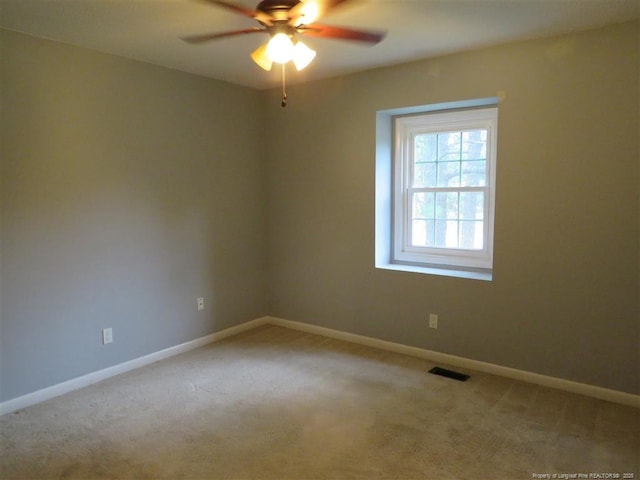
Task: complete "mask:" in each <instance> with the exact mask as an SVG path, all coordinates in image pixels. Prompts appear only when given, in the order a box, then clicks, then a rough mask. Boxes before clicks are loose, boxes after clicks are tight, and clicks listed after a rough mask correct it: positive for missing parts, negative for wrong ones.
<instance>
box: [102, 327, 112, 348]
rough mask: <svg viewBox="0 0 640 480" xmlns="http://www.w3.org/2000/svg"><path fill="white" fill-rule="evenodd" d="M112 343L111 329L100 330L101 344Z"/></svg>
mask: <svg viewBox="0 0 640 480" xmlns="http://www.w3.org/2000/svg"><path fill="white" fill-rule="evenodd" d="M111 342H113V328H105V329H103V330H102V344H103V345H106V344H107V343H111Z"/></svg>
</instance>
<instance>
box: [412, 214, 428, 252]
mask: <svg viewBox="0 0 640 480" xmlns="http://www.w3.org/2000/svg"><path fill="white" fill-rule="evenodd" d="M411 245H413V246H415V247H427V246H429V244H428V238H427V221H426V220H415V219H414V220H413V222H412V228H411Z"/></svg>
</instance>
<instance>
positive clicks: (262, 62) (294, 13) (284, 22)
mask: <svg viewBox="0 0 640 480" xmlns="http://www.w3.org/2000/svg"><path fill="white" fill-rule="evenodd" d="M204 1H206V2H207V3H210V4H213V5H218V6H220V7H224V8H227V9H229V10H232V11H234V12H236V13H239V14H240V15H243V16H245V17H249V18H253V19H254V20H257V22H258V23H259V24H260V26H255V27H252V28H245V29H243V30H234V31H230V32H221V33H205V34H200V35H190V36H186V37H182V40H184V41H185V42H188V43H192V44H200V43H204V42H208V41H211V40H217V39H220V38H225V37H231V36H235V35H243V34H249V33H268V34H269V36H270V38H269V40H268V41H267V42H265V43H263V44H262V45H260V46H259V47H258V48H257V49H256V50H255V51H254V52H253V53H251V58H252V59H253V61H254V62H255V63H256V64H258V65H259V66H260V67H261V68H263V69H265V70H267V71H270V70H271V68H272V66H273V63H274V62H275V63H279V64H281V65H282V106H283V107H284V106H286V100H287V94H286V92H285V79H284V72H285V64H286V63H288V62H289V61H292V62H293V64H294V65H295V67H296V69H297V70H298V71H299V70H302V69H303V68H305V67H306V66H307V65H309V63H311V61H312V60H313V59H314V58H315V56H316V52H315V51H314V50H312V49H311V48H309V47H308V46H307V45H305V44H304V43H303V42H302V41H301V40H300V39H299V38H298V37H299V36H301V35H305V36H308V37H321V38H334V39H339V40H350V41H358V42H363V43H367V44H370V45H375V44H377V43H379V42H380V41H382V39H383V38H384V36H385V33H384V32H379V31H377V32H374V31H364V30H353V29H350V28H343V27H336V26H332V25H324V24H319V23H315V21H316V20H317V19H318V18H320V17H321V16H322V15H325V14H326V13H327V12H329V11H330V10H332V9H333V8H335V7H337V6H338V5H340V4H342V3H346V2H347V0H262V1H261V2H260V3H258V5H257V6H256V8H255V10H251V9H249V8H246V7H244V6H241V5H237V4H235V3H232V2H229V1H226V0H204Z"/></svg>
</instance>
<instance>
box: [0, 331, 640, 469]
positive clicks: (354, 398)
mask: <svg viewBox="0 0 640 480" xmlns="http://www.w3.org/2000/svg"><path fill="white" fill-rule="evenodd" d="M433 366H434V365H433V364H432V363H430V362H428V361H425V360H421V359H417V358H413V357H408V356H403V355H399V354H395V353H390V352H386V351H381V350H376V349H373V348H369V347H365V346H361V345H355V344H350V343H347V342H343V341H339V340H333V339H328V338H324V337H320V336H316V335H311V334H308V333H302V332H298V331H294V330H289V329H285V328H282V327H276V326H271V325H268V326H263V327H260V328H257V329H254V330H251V331H248V332H245V333H243V334H240V335H237V336H235V337H231V338H228V339H226V340H223V341H221V342H218V343H214V344H211V345H208V346H206V347H203V348H200V349H197V350H193V351H191V352H188V353H185V354H182V355H179V356H176V357H173V358H170V359H167V360H163V361H161V362H158V363H155V364H152V365H149V366H146V367H144V368H140V369H138V370H135V371H132V372H129V373H126V374H123V375H120V376H117V377H114V378H111V379H109V380H106V381H103V382H101V383H99V384H96V385H93V386H90V387H87V388H84V389H81V390H78V391H75V392H72V393H70V394H67V395H64V396H61V397H58V398H55V399H52V400H49V401H47V402H44V403H41V404H39V405H34V406H32V407H29V408H26V409H24V410H21V411H18V412H16V413H13V414H8V415H5V416H3V417H0V429H1V432H0V433H1V437H0V438H1V440H2V445H1V447H2V452H1V458H0V475H1V477H2V478H3V479H28V478H34V479H50V478H65V479H66V478H74V479H107V478H109V479H518V478H521V479H531V478H542V477H536V475H545V474H549V475H550V477H549V478H553V475H554V474H555V475H556V477H555V478H571V477H569V475H576V476H575V477H573V478H579V477H577V475H578V474H583V475H600V474H617V475H620V476H619V477H618V478H623V475H624V474H632V475H634V478H638V469H639V459H638V456H639V452H640V412H639V411H638V409H635V408H632V407H626V406H621V405H616V404H613V403H608V402H605V401H601V400H596V399H592V398H588V397H583V396H580V395H575V394H571V393H566V392H562V391H557V390H553V389H549V388H545V387H540V386H536V385H531V384H527V383H523V382H519V381H515V380H509V379H505V378H501V377H496V376H492V375H488V374H482V373H475V372H468V371H465V372H464V373H470V374H471V375H472V377H471V379H470V380H468V381H467V382H458V381H455V380H451V379H447V378H443V377H438V376H434V375H431V374H429V373H427V372H428V370H429V369H430V368H431V367H433ZM442 366H443V367H446V365H442ZM563 475H567V476H566V477H562V476H563ZM591 478H605V477H594V476H592V477H591ZM610 478H615V477H610Z"/></svg>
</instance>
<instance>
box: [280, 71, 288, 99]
mask: <svg viewBox="0 0 640 480" xmlns="http://www.w3.org/2000/svg"><path fill="white" fill-rule="evenodd" d="M280 105H281V106H282V108H284V107H286V106H287V91H286V86H285V64H284V63H283V64H282V102H281V103H280Z"/></svg>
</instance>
